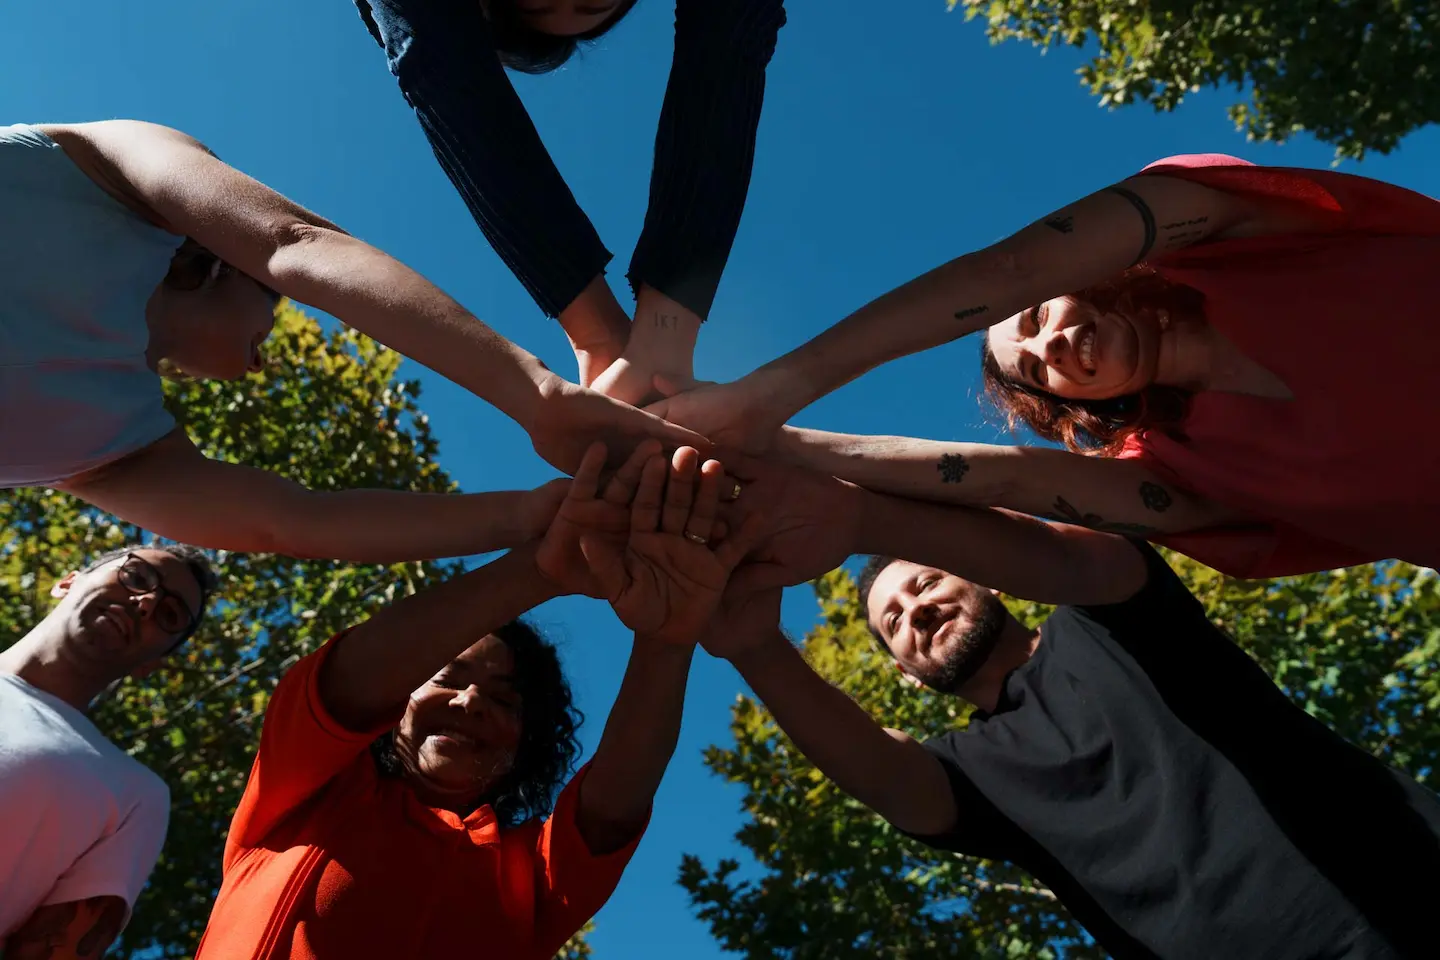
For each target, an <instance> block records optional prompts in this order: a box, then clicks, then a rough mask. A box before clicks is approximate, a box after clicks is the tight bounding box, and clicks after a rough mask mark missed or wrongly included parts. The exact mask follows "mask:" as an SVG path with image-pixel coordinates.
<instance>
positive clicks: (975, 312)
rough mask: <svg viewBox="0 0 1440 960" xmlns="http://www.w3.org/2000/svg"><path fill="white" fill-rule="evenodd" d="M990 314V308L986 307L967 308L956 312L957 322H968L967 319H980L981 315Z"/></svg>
mask: <svg viewBox="0 0 1440 960" xmlns="http://www.w3.org/2000/svg"><path fill="white" fill-rule="evenodd" d="M989 312H990V308H989V307H986V306H979V307H966V308H965V309H963V310H956V311H955V319H956V320H966V319H969V318H970V317H978V316H980V314H982V313H989Z"/></svg>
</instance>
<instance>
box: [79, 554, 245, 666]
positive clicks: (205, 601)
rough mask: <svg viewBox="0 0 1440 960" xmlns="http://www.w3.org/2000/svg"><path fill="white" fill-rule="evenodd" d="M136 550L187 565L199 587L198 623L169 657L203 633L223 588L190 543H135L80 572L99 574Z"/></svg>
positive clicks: (172, 647)
mask: <svg viewBox="0 0 1440 960" xmlns="http://www.w3.org/2000/svg"><path fill="white" fill-rule="evenodd" d="M136 550H156V551H159V552H160V553H168V554H170V556H172V557H174V558H175V559H176V560H179V561H180V562H182V563H184V564H185V566H186V567H187V568H188V569H189V570H190V575H191V576H193V577H194V578H195V583H196V585H197V586H199V587H200V607H199V609H198V610H196V611H195V622H194V623H192V624H191V625H190V629H189V630H186V631H185V632H184V633H182V634H180V636H178V637H176V638H175V642H174V643H172V644H171V645H170V648H169V649H168V650H166V651H165V652H166V653H171V652H173V651H174V650H175V649H176V648H177V647H179V646H180V645H181V644H182V643H184V642H185V641H186V640H189V639H190V637H191V636H193V635H194V633H195V631H196V630H198V629H200V624H201V622H202V621H204V619H205V611H206V609H207V607H208V606H209V605H210V596H211V595H212V594H213V593H214V592H215V591H216V590H218V589H219V588H220V578H219V577H218V576H216V575H215V568H214V567H213V566H211V565H210V557H209V556H208V555H206V553H205V551H204V550H201V549H200V548H199V547H192V546H190V544H188V543H132V544H128V545H126V546H123V547H116V548H115V549H114V550H108V551H106V552H105V553H102V554H100V556H98V557H95V558H93V559H92V560H91V561H90V563H89V564H88V565H87V566H85V567H84V568H83V569H82V570H81V571H80V572H81V573H90V572H91V571H92V570H98V569H100V568H101V567H103V566H105V564H107V563H110V562H111V561H113V560H119V559H120V558H121V557H124V556H125V555H126V554H130V553H134V552H135V551H136Z"/></svg>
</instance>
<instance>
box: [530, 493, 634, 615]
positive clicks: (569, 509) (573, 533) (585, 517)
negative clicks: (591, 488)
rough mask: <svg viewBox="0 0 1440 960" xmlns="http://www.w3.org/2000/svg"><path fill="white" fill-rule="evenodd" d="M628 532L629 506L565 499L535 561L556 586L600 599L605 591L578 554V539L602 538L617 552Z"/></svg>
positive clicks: (579, 552)
mask: <svg viewBox="0 0 1440 960" xmlns="http://www.w3.org/2000/svg"><path fill="white" fill-rule="evenodd" d="M629 530H630V510H629V508H628V507H626V506H622V505H617V504H614V503H610V502H608V501H605V500H573V499H567V500H565V502H564V503H562V504H561V505H560V510H559V512H558V513H556V515H555V519H554V521H552V522H551V524H550V529H549V530H548V531H546V533H545V538H544V539H543V540H541V541H540V547H539V549H538V550H537V551H536V555H535V562H536V563H537V564H538V565H539V567H540V571H541V572H542V573H543V574H544V575H545V576H547V577H549V578H550V580H551V581H553V582H554V583H555V584H557V585H558V586H560V587H563V588H564V589H566V590H569V591H572V592H574V593H583V594H585V595H586V596H588V597H596V598H603V597H604V591H603V590H602V589H601V588H600V585H599V583H598V582H597V581H596V579H595V575H594V574H592V573H591V572H590V566H589V564H588V563H587V562H586V560H585V555H584V553H583V552H582V551H581V548H580V538H581V537H582V536H584V537H591V538H601V539H604V540H606V541H608V542H610V543H612V544H614V545H615V549H617V550H619V549H620V548H621V547H622V546H623V544H624V543H625V536H626V534H627V533H628V532H629Z"/></svg>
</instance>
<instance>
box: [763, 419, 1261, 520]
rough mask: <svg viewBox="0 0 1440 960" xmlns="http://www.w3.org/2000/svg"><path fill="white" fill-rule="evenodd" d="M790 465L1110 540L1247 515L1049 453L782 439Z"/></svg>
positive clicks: (1107, 461)
mask: <svg viewBox="0 0 1440 960" xmlns="http://www.w3.org/2000/svg"><path fill="white" fill-rule="evenodd" d="M775 453H776V454H777V455H778V456H781V457H783V458H784V459H785V460H786V461H787V462H789V463H793V464H797V465H799V466H803V467H807V468H809V469H811V470H815V471H817V472H820V473H827V474H832V475H834V476H837V477H839V478H841V479H842V480H849V481H850V482H851V483H855V484H858V485H860V486H862V487H865V488H866V489H867V490H873V491H876V492H877V493H893V494H897V495H899V496H902V497H910V498H913V499H917V500H929V501H935V502H938V503H958V504H964V505H966V506H973V507H1005V508H1006V509H1009V510H1015V511H1018V512H1020V513H1027V514H1030V515H1031V516H1038V517H1049V518H1050V519H1052V520H1063V521H1065V522H1066V523H1073V524H1077V525H1079V526H1084V527H1091V528H1093V529H1095V530H1102V531H1105V532H1108V533H1120V534H1126V535H1132V536H1141V537H1145V536H1152V535H1154V534H1158V533H1180V532H1184V531H1187V530H1197V529H1201V528H1203V527H1212V526H1217V525H1220V524H1223V523H1227V522H1233V521H1236V520H1239V519H1240V516H1239V515H1238V514H1237V513H1235V512H1234V511H1231V510H1230V509H1228V508H1226V507H1222V506H1220V505H1219V504H1216V503H1214V502H1212V501H1210V500H1207V499H1205V498H1203V497H1198V496H1195V495H1193V494H1190V493H1187V492H1185V491H1183V490H1180V489H1178V488H1176V487H1174V486H1172V485H1170V484H1169V483H1166V482H1164V481H1163V480H1161V479H1160V478H1159V477H1158V476H1156V475H1155V474H1154V473H1153V472H1152V471H1151V470H1149V469H1148V468H1147V467H1145V466H1144V465H1143V464H1141V463H1139V462H1136V461H1134V460H1119V459H1114V458H1111V457H1087V456H1084V455H1082V454H1078V453H1071V452H1069V451H1067V450H1056V449H1052V448H1049V447H1017V446H997V445H993V444H986V443H948V442H943V441H939V440H921V439H917V438H915V437H867V436H854V435H851V434H845V433H828V432H826V431H823V430H809V429H803V428H799V427H785V428H784V429H782V430H781V431H780V435H779V438H778V440H777V443H776V448H775Z"/></svg>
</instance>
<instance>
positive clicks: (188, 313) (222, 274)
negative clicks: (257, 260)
mask: <svg viewBox="0 0 1440 960" xmlns="http://www.w3.org/2000/svg"><path fill="white" fill-rule="evenodd" d="M150 309H151V310H152V311H155V312H157V313H158V318H159V320H160V323H161V325H162V328H163V329H164V330H166V331H167V332H168V336H167V337H166V338H165V342H166V348H165V359H167V360H169V361H170V362H171V363H173V364H175V365H176V366H177V367H179V368H180V369H181V370H182V371H183V372H185V373H186V374H189V375H190V376H192V377H198V378H200V379H203V380H238V379H239V378H241V377H243V376H244V375H245V374H246V373H248V372H251V371H256V370H259V369H261V356H260V346H261V344H263V343H264V342H265V339H266V338H267V337H269V336H270V331H271V330H272V329H274V326H275V299H274V297H273V296H272V295H271V294H270V292H269V291H268V290H266V289H265V288H264V287H262V286H261V285H260V284H258V283H256V282H255V281H254V280H252V279H251V278H250V277H248V276H246V275H245V274H243V273H241V272H240V271H239V270H236V269H235V268H233V267H231V266H229V265H228V264H225V263H223V262H221V261H218V260H217V261H215V264H214V267H213V268H212V270H211V272H210V274H209V276H207V277H206V279H205V280H204V282H202V283H201V284H200V286H199V287H197V288H195V289H193V290H177V289H174V288H171V287H167V286H165V285H163V284H162V285H161V287H160V288H159V289H158V290H157V291H156V296H155V297H154V298H152V300H151V304H150Z"/></svg>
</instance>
